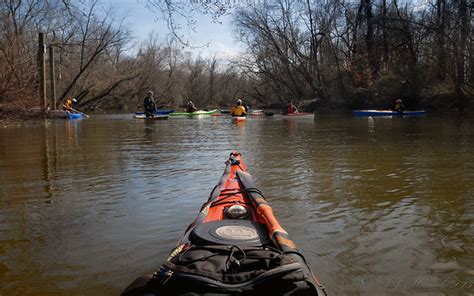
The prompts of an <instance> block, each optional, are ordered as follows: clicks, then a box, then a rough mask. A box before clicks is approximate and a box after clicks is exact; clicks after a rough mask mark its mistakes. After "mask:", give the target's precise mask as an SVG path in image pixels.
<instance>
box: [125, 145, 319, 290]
mask: <svg viewBox="0 0 474 296" xmlns="http://www.w3.org/2000/svg"><path fill="white" fill-rule="evenodd" d="M122 295H126V296H130V295H326V292H325V290H324V288H323V286H321V284H320V283H319V281H318V280H317V279H316V277H315V276H314V275H313V273H312V271H311V270H310V268H309V267H308V265H307V264H306V261H305V259H304V257H303V255H302V254H301V253H299V252H298V250H297V248H296V245H295V243H294V242H293V241H292V240H291V239H290V237H289V235H288V233H287V232H286V231H285V230H284V229H283V227H282V226H281V225H280V224H279V223H278V221H277V219H276V218H275V216H274V215H273V211H272V208H271V207H270V205H269V204H268V202H267V201H266V200H265V197H264V196H263V194H262V192H261V191H260V190H258V189H257V188H256V187H255V185H254V182H253V180H252V177H251V175H250V174H248V173H247V169H246V167H245V165H244V163H243V161H242V159H241V156H240V154H239V153H237V152H233V153H231V154H230V157H229V159H228V160H227V161H226V168H225V170H224V174H223V175H222V177H221V179H220V181H219V183H218V184H217V186H215V187H214V189H213V190H212V192H211V194H210V197H209V199H208V200H207V202H205V203H204V205H203V206H202V207H201V210H200V212H199V214H198V215H197V217H196V218H195V219H194V221H193V222H192V223H191V225H189V226H188V228H187V230H186V232H185V233H184V235H183V237H182V238H181V239H180V241H179V242H178V244H177V246H176V247H175V249H174V250H172V252H171V253H170V255H169V257H168V259H167V260H166V262H165V263H163V264H162V265H161V267H160V268H159V270H157V271H156V272H155V273H153V274H151V275H149V276H145V277H141V278H138V279H137V280H135V281H134V282H133V283H132V284H131V285H130V286H129V287H127V289H125V290H124V291H123V292H122Z"/></svg>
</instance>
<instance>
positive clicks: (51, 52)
mask: <svg viewBox="0 0 474 296" xmlns="http://www.w3.org/2000/svg"><path fill="white" fill-rule="evenodd" d="M49 68H50V69H49V70H50V71H49V77H50V81H51V106H52V108H53V110H56V109H57V103H56V70H55V68H54V47H53V46H50V47H49Z"/></svg>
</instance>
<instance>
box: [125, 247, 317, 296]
mask: <svg viewBox="0 0 474 296" xmlns="http://www.w3.org/2000/svg"><path fill="white" fill-rule="evenodd" d="M318 291H321V290H319V287H317V283H316V282H315V280H314V278H313V276H312V274H311V271H310V270H309V268H308V267H307V266H306V264H305V263H304V259H303V258H302V257H301V255H299V254H298V253H290V254H284V253H282V252H281V251H279V250H276V249H272V248H267V247H238V246H193V247H190V248H188V249H186V250H184V251H182V252H181V253H179V254H178V255H176V256H174V257H173V258H171V259H170V260H169V261H167V262H166V263H165V264H163V265H162V266H161V267H160V270H159V271H157V272H156V273H154V274H153V276H152V277H149V278H141V279H138V280H136V281H135V282H134V283H132V285H130V286H129V287H128V288H127V289H126V290H125V291H124V292H123V294H122V295H125V296H130V295H319V294H318Z"/></svg>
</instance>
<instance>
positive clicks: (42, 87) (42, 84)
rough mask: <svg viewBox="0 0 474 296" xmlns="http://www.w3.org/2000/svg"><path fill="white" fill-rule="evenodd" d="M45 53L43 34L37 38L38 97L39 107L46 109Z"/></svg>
mask: <svg viewBox="0 0 474 296" xmlns="http://www.w3.org/2000/svg"><path fill="white" fill-rule="evenodd" d="M45 53H46V44H45V37H44V33H39V36H38V74H39V75H38V76H39V95H40V106H41V107H43V108H46V106H47V105H46V101H47V100H46V62H45V59H44V54H45Z"/></svg>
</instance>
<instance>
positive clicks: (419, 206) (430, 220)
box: [0, 115, 474, 296]
mask: <svg viewBox="0 0 474 296" xmlns="http://www.w3.org/2000/svg"><path fill="white" fill-rule="evenodd" d="M232 150H238V151H239V152H241V153H242V156H243V159H244V161H245V163H246V165H247V167H248V169H249V172H250V173H251V174H252V175H253V176H254V179H255V182H256V184H257V186H259V187H260V189H262V191H263V192H264V193H265V195H266V197H267V200H268V201H269V202H270V203H271V204H272V206H273V209H274V211H275V214H276V216H277V218H278V219H279V221H280V223H281V224H282V225H283V226H284V227H285V228H286V229H287V231H288V232H289V233H290V235H291V236H292V238H293V240H294V241H295V242H296V243H297V245H298V247H299V249H300V250H301V251H302V253H303V254H304V255H305V256H306V258H307V261H308V263H309V265H310V266H311V268H312V269H313V271H314V273H315V274H317V276H318V277H319V278H320V279H321V282H322V283H323V284H324V285H325V286H326V288H327V290H328V291H329V292H330V294H331V295H363V294H364V295H414V294H417V295H418V294H421V295H472V293H474V281H473V277H474V255H473V254H474V245H473V235H474V229H473V217H474V117H472V116H471V117H469V116H466V117H464V118H460V117H457V116H454V117H451V116H427V117H423V118H354V117H352V116H345V115H316V117H315V118H314V119H313V118H284V117H282V116H277V115H275V116H273V117H262V118H251V119H249V120H247V122H244V123H239V124H238V125H237V124H235V123H231V120H230V118H228V117H225V116H221V117H207V118H195V119H184V118H183V119H179V118H170V119H169V120H166V121H156V122H151V123H149V122H144V121H139V120H134V119H132V118H131V116H130V115H107V116H92V117H91V118H90V119H86V120H77V121H67V120H63V121H61V120H57V121H48V122H44V123H43V122H40V123H38V122H35V123H28V124H24V125H21V126H16V127H0V295H2V296H5V295H117V294H118V293H119V292H120V291H121V290H122V289H123V288H124V287H125V286H126V285H128V284H129V283H130V282H131V281H132V280H133V279H134V278H135V277H137V276H139V275H142V274H145V273H150V272H152V271H154V269H156V268H157V267H158V266H159V265H160V264H161V263H162V261H163V260H165V258H166V256H167V255H168V253H169V251H170V250H171V248H172V247H173V246H174V245H175V243H176V242H177V240H178V239H179V237H180V235H181V234H182V233H183V231H184V230H185V227H186V226H187V225H188V224H189V223H190V222H191V221H192V220H193V219H194V217H195V215H196V214H197V211H198V209H199V207H200V206H201V205H202V203H203V202H204V201H205V200H206V199H207V197H208V194H209V193H210V191H211V189H212V188H213V186H214V185H215V184H216V183H217V181H218V179H219V177H220V176H221V174H222V172H223V169H224V161H225V160H226V158H227V156H228V154H229V153H230V152H231V151H232Z"/></svg>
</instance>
